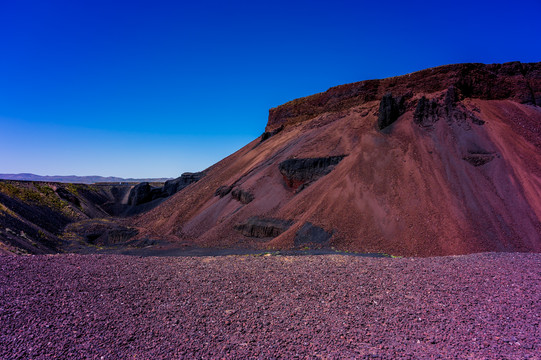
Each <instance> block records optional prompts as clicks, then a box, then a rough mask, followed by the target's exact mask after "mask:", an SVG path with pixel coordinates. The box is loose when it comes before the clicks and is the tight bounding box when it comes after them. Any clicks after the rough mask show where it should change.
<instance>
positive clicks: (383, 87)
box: [265, 62, 541, 132]
mask: <svg viewBox="0 0 541 360" xmlns="http://www.w3.org/2000/svg"><path fill="white" fill-rule="evenodd" d="M450 87H454V88H456V89H457V90H458V91H459V92H460V93H461V94H462V95H463V96H464V97H466V98H472V99H482V100H513V101H516V102H518V103H521V104H533V105H535V104H537V105H541V90H540V89H541V63H527V64H523V63H520V62H511V63H505V64H491V65H485V64H456V65H446V66H440V67H436V68H431V69H426V70H422V71H418V72H415V73H411V74H408V75H403V76H397V77H393V78H388V79H382V80H365V81H360V82H357V83H352V84H347V85H340V86H336V87H333V88H330V89H329V90H327V91H325V92H323V93H319V94H315V95H312V96H308V97H304V98H300V99H296V100H293V101H290V102H288V103H286V104H284V105H281V106H278V107H276V108H274V109H270V110H269V122H268V124H267V127H266V130H265V131H267V132H272V131H273V130H275V129H278V128H280V127H281V126H289V125H293V124H297V123H300V122H303V121H306V120H309V119H313V118H315V117H316V116H318V115H321V114H323V113H327V112H339V111H342V110H345V109H350V108H352V107H354V106H359V105H361V104H363V103H366V102H370V101H379V100H381V99H384V100H387V99H385V95H386V94H387V93H392V95H393V96H395V97H404V98H407V97H410V98H411V97H413V95H414V94H420V93H427V94H431V93H436V92H438V91H443V90H446V89H449V88H450ZM414 104H415V103H412V102H408V103H407V104H406V105H405V106H406V107H407V108H409V109H411V107H412V106H414Z"/></svg>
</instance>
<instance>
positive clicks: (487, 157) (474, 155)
mask: <svg viewBox="0 0 541 360" xmlns="http://www.w3.org/2000/svg"><path fill="white" fill-rule="evenodd" d="M495 157H496V155H495V154H494V153H485V152H470V153H469V154H468V155H467V156H464V157H463V158H462V160H466V161H467V162H469V163H470V164H472V165H473V166H481V165H485V164H486V163H489V162H491V161H492V160H494V158H495Z"/></svg>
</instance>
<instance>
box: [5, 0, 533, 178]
mask: <svg viewBox="0 0 541 360" xmlns="http://www.w3.org/2000/svg"><path fill="white" fill-rule="evenodd" d="M539 14H541V1H539V0H535V1H515V2H513V3H506V5H505V6H499V5H498V3H497V2H494V1H454V2H445V3H441V4H440V3H439V2H420V1H407V2H403V1H377V2H376V1H370V2H365V1H341V0H334V1H325V2H323V1H280V0H277V1H272V2H271V1H268V2H254V1H204V0H203V1H197V2H195V1H190V2H186V1H113V0H107V1H100V0H92V1H90V0H88V1H85V0H77V1H73V0H66V1H53V0H52V1H48V0H47V1H44V0H40V1H25V0H20V1H8V0H0V34H1V35H0V173H19V172H32V173H36V174H40V175H70V174H75V175H103V176H121V177H176V176H179V175H180V174H181V173H182V172H184V171H198V170H202V169H204V168H206V167H208V166H210V165H211V164H213V163H215V162H216V161H219V160H220V159H222V158H223V157H225V156H227V155H229V154H231V153H232V152H234V151H236V150H237V149H239V148H240V147H242V146H243V145H245V144H246V143H248V142H249V141H251V140H253V139H254V138H256V137H257V136H259V135H260V134H261V133H262V132H263V130H264V127H265V124H266V121H267V116H268V109H269V108H271V107H275V106H278V105H280V104H282V103H284V102H287V101H289V100H292V99H294V98H298V97H302V96H307V95H310V94H313V93H317V92H321V91H325V90H326V89H328V88H329V87H331V86H335V85H339V84H344V83H350V82H355V81H360V80H365V79H372V78H384V77H388V76H395V75H400V74H405V73H409V72H412V71H416V70H421V69H423V68H427V67H433V66H438V65H444V64H450V63H460V62H483V63H499V62H506V61H514V60H518V61H523V62H537V61H541V37H540V34H541V25H540V23H541V22H540V21H539Z"/></svg>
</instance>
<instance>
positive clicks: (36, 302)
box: [0, 253, 541, 359]
mask: <svg viewBox="0 0 541 360" xmlns="http://www.w3.org/2000/svg"><path fill="white" fill-rule="evenodd" d="M540 299H541V255H540V254H513V253H499V254H495V253H490V254H476V255H467V256H455V257H435V258H402V259H390V258H377V259H376V258H360V257H350V256H302V257H279V256H270V257H262V256H227V257H215V258H211V257H202V258H172V257H168V258H167V257H166V258H155V257H150V258H138V257H129V256H117V255H88V256H82V255H53V256H26V257H23V256H2V255H0V323H1V324H2V326H1V327H0V358H2V359H51V358H62V359H81V358H90V359H127V358H130V359H132V358H136V359H172V358H194V359H201V358H236V359H240V358H247V357H251V358H295V357H299V358H318V357H323V358H380V359H397V358H449V359H466V358H468V359H539V358H540V356H539V354H540V353H541V301H540Z"/></svg>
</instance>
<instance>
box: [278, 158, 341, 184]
mask: <svg viewBox="0 0 541 360" xmlns="http://www.w3.org/2000/svg"><path fill="white" fill-rule="evenodd" d="M344 157H345V155H339V156H330V157H321V158H305V159H288V160H285V161H282V162H281V163H280V165H279V166H278V167H279V170H280V173H281V174H282V176H283V177H284V180H285V182H286V184H287V186H289V187H291V188H293V189H298V188H299V187H304V186H306V185H308V184H309V183H311V182H313V181H316V180H317V179H319V178H320V177H322V176H325V175H327V174H328V173H330V172H331V171H332V170H333V169H334V167H335V166H336V165H337V164H338V163H339V162H340V161H342V159H343V158H344ZM301 189H302V188H301Z"/></svg>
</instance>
